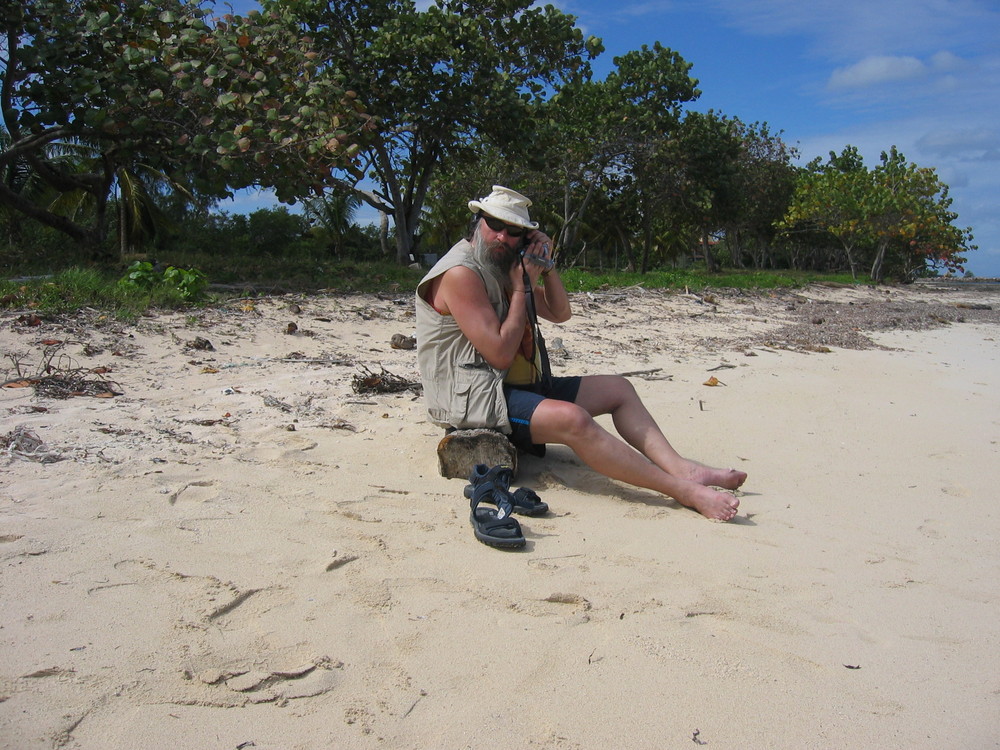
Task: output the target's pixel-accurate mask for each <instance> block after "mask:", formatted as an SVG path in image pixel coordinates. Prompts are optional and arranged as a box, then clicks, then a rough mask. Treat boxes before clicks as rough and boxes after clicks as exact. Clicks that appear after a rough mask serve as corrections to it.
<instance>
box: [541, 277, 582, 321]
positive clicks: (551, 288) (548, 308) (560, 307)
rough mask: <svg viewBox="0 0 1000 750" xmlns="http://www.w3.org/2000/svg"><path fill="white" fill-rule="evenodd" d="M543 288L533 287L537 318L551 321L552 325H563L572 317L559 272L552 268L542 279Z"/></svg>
mask: <svg viewBox="0 0 1000 750" xmlns="http://www.w3.org/2000/svg"><path fill="white" fill-rule="evenodd" d="M542 283H543V284H544V285H545V286H542V287H539V286H536V287H535V309H536V310H537V311H538V317H540V318H544V319H545V320H551V321H552V322H553V323H565V322H566V321H567V320H569V319H570V318H571V317H572V316H573V310H572V309H571V308H570V304H569V296H568V295H567V294H566V287H565V286H563V283H562V279H560V278H559V272H558V271H556V269H555V268H553V269H552V270H551V271H549V272H548V273H547V274H545V276H544V277H543V278H542Z"/></svg>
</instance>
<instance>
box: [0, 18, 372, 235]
mask: <svg viewBox="0 0 1000 750" xmlns="http://www.w3.org/2000/svg"><path fill="white" fill-rule="evenodd" d="M206 17H207V16H206V13H205V12H204V11H203V10H201V8H200V5H199V4H198V3H196V2H193V3H187V2H183V1H182V0H161V1H160V2H157V3H156V4H155V5H154V4H153V3H150V2H145V1H144V0H27V1H26V2H20V3H5V4H4V5H3V9H2V10H0V22H2V24H3V33H4V43H5V48H6V49H5V52H6V55H5V56H4V59H3V60H2V61H0V62H2V71H0V72H2V77H0V108H2V115H3V121H4V126H5V128H6V131H7V134H8V136H9V138H8V140H7V141H5V142H4V143H3V151H2V152H0V169H3V170H5V171H6V170H7V169H8V168H9V167H10V166H11V165H13V164H16V163H26V164H27V165H28V166H29V167H30V169H31V170H32V171H33V172H34V173H35V174H36V175H37V177H38V179H40V180H41V181H43V182H44V183H45V184H47V185H48V186H49V187H50V188H52V189H54V190H56V191H58V192H60V193H71V192H75V191H76V192H83V193H86V194H87V195H89V196H90V199H91V200H92V201H93V206H94V209H93V213H92V214H91V215H90V216H89V219H88V222H87V223H80V222H78V221H74V220H73V219H72V218H70V217H68V216H67V215H65V214H61V213H59V212H58V211H56V210H52V209H51V208H49V206H48V205H47V204H44V203H39V202H37V201H34V200H32V198H31V197H30V196H29V195H26V194H25V193H24V192H23V191H20V192H19V191H17V190H14V189H12V188H11V186H10V184H9V183H8V182H6V181H0V204H3V205H6V206H8V207H11V208H13V209H15V210H17V211H19V212H21V213H23V214H24V215H26V216H29V217H31V218H32V219H35V220H37V221H39V222H41V223H43V224H46V225H47V226H50V227H53V228H55V229H57V230H59V231H61V232H63V233H65V234H67V235H69V236H70V237H72V238H73V239H75V240H77V241H78V242H80V243H83V244H87V245H89V246H91V247H93V248H95V250H96V249H97V248H99V247H100V246H101V245H102V243H103V241H104V238H105V234H106V230H107V223H108V215H107V205H108V199H109V195H110V193H111V189H112V184H113V183H114V181H115V176H116V174H118V170H119V169H120V168H121V167H122V166H128V165H129V164H134V163H139V162H141V163H144V164H147V165H149V167H150V168H151V169H154V170H157V171H160V172H162V173H163V174H165V175H170V176H176V177H177V178H178V179H180V180H181V181H182V182H186V181H189V180H190V181H193V182H194V183H195V185H196V186H197V187H198V188H199V189H200V190H203V191H205V192H208V193H212V194H216V195H225V194H227V193H228V191H229V190H230V189H232V188H243V187H248V186H251V185H259V186H265V187H273V188H275V189H276V191H277V194H278V196H279V198H282V199H289V200H290V199H294V198H295V197H296V196H300V195H302V194H304V193H305V192H307V191H308V190H309V189H319V188H321V187H322V186H323V185H327V184H330V182H331V172H332V170H333V169H334V168H335V167H339V168H348V169H350V168H351V167H352V164H353V160H354V158H355V157H356V156H357V153H358V151H359V150H360V147H361V144H360V142H361V140H362V137H363V133H364V132H365V131H366V130H367V129H368V128H369V127H370V122H371V119H370V117H369V116H368V115H367V114H366V113H365V111H364V107H363V106H362V105H361V104H360V103H359V101H358V99H357V95H356V94H355V93H354V92H351V91H348V90H345V88H344V86H343V79H342V77H340V76H339V74H338V71H337V69H336V67H335V66H332V65H330V64H329V63H325V64H321V59H320V55H319V54H318V53H317V52H316V51H315V50H314V49H313V48H312V47H311V46H310V42H309V39H308V38H306V37H303V36H301V35H300V34H299V33H298V31H297V28H296V27H295V25H294V24H293V23H291V21H290V17H289V16H288V13H287V12H284V11H282V10H281V9H280V7H279V8H276V9H275V10H274V11H273V12H271V13H267V14H263V15H262V14H259V13H251V14H250V15H249V16H248V17H246V18H242V17H239V16H226V17H225V18H224V19H223V20H221V21H219V22H218V23H217V24H216V25H215V26H212V25H210V24H209V23H208V22H207V21H206ZM71 140H76V141H78V142H80V143H84V144H87V145H88V146H89V148H91V149H92V150H93V152H94V153H95V154H96V157H95V158H94V159H93V160H92V161H91V162H90V164H89V165H86V166H84V165H82V164H80V163H78V164H76V165H74V166H72V167H68V166H67V164H66V163H60V162H58V161H56V160H54V159H52V158H51V157H50V153H51V147H52V146H53V145H55V144H60V143H65V142H68V141H71Z"/></svg>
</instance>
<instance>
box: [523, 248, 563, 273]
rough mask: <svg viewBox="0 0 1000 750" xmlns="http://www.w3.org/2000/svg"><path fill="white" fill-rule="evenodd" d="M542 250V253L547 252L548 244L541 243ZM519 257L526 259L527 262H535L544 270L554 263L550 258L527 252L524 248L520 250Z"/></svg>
mask: <svg viewBox="0 0 1000 750" xmlns="http://www.w3.org/2000/svg"><path fill="white" fill-rule="evenodd" d="M542 252H544V253H548V252H549V246H548V244H545V245H542ZM521 257H522V258H524V259H525V260H527V261H528V262H529V263H535V264H537V265H539V266H542V267H543V268H544V269H545V270H546V271H548V270H549V269H550V268H552V267H553V266H555V264H556V263H555V261H554V260H552V259H551V258H546V257H542V256H541V255H535V254H534V253H527V252H525V251H524V250H521Z"/></svg>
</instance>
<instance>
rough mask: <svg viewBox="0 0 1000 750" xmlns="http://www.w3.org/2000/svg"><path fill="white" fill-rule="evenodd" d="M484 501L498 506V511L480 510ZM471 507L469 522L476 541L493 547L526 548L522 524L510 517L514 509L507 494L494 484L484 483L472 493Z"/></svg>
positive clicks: (490, 509)
mask: <svg viewBox="0 0 1000 750" xmlns="http://www.w3.org/2000/svg"><path fill="white" fill-rule="evenodd" d="M484 501H485V502H488V503H492V504H493V505H496V506H497V507H496V510H494V509H493V508H480V507H479V503H481V502H484ZM471 506H472V512H471V514H470V515H469V520H470V521H471V522H472V530H473V531H474V532H475V534H476V539H478V540H479V541H481V542H482V543H483V544H488V545H489V546H491V547H501V548H506V549H514V548H517V547H523V546H524V544H525V540H524V534H523V533H521V524H519V523H518V522H517V519H516V518H512V517H511V515H510V514H511V513H512V512H513V510H514V508H513V506H512V505H511V504H510V500H508V499H507V493H506V492H501V491H499V490H498V489H497V488H495V487H494V486H493V483H492V482H483V483H481V484H479V485H478V486H477V487H476V489H475V492H473V493H472V502H471Z"/></svg>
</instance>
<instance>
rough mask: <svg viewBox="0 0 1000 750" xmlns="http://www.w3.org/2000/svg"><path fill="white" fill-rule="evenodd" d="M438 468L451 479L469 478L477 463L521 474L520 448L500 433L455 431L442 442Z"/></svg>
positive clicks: (439, 447) (439, 444)
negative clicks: (508, 469) (519, 465)
mask: <svg viewBox="0 0 1000 750" xmlns="http://www.w3.org/2000/svg"><path fill="white" fill-rule="evenodd" d="M437 454H438V469H439V470H440V472H441V476H443V477H448V478H450V479H468V478H469V474H471V473H472V467H473V466H475V465H476V464H486V465H487V466H507V467H508V468H510V469H511V471H512V472H513V473H514V475H516V474H517V449H516V448H515V447H514V446H513V444H512V443H511V442H510V441H509V440H508V439H507V437H506V436H505V435H503V434H502V433H500V432H497V431H496V430H487V429H475V430H455V431H454V432H450V433H448V434H447V435H445V436H444V437H443V438H442V439H441V442H440V443H438V448H437Z"/></svg>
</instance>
